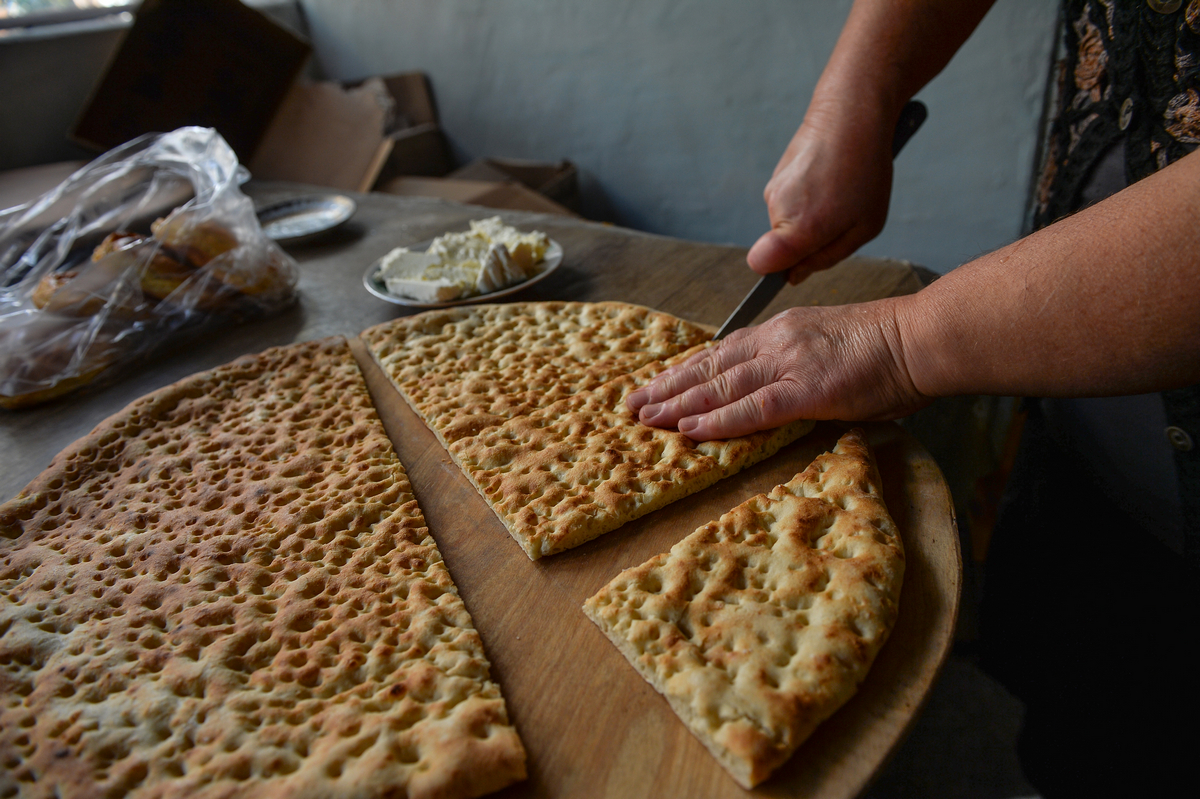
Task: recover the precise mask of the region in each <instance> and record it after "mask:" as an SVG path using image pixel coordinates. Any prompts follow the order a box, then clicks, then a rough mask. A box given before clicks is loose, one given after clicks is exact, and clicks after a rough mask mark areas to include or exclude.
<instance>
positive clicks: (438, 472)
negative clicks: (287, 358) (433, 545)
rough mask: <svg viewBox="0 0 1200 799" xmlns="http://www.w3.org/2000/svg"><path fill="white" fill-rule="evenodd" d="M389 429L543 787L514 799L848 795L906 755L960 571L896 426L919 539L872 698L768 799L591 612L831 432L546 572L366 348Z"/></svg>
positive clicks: (944, 521)
mask: <svg viewBox="0 0 1200 799" xmlns="http://www.w3.org/2000/svg"><path fill="white" fill-rule="evenodd" d="M352 346H353V347H354V350H355V354H356V355H357V356H358V359H359V363H360V364H361V365H362V367H363V372H364V374H365V375H366V378H367V383H368V386H369V387H370V389H371V394H372V397H373V399H374V401H375V404H376V407H377V408H378V409H379V412H380V416H381V417H382V418H383V421H384V424H385V426H386V427H387V430H388V433H389V435H390V436H391V438H392V441H393V443H394V444H395V446H396V449H397V451H398V453H399V455H400V458H401V460H402V461H403V463H404V466H405V469H406V470H407V471H408V474H409V478H410V479H411V481H412V484H413V488H414V491H415V493H416V496H417V500H418V502H419V503H420V505H421V508H422V510H423V511H424V513H425V517H426V520H427V521H428V524H429V527H430V530H431V531H432V533H433V536H434V538H435V539H436V540H437V543H438V546H439V548H440V549H441V552H442V555H443V557H444V558H445V560H446V564H447V566H448V567H449V569H450V573H451V575H452V576H453V578H454V581H455V583H456V584H457V585H458V588H459V591H460V593H461V594H462V597H463V599H464V601H465V602H466V604H467V608H468V609H469V610H470V612H471V615H472V617H473V618H474V620H475V625H476V627H477V628H478V630H479V632H480V635H481V636H482V638H483V641H484V646H485V648H486V649H487V653H488V656H489V658H490V659H491V661H492V666H493V677H495V679H496V680H497V681H498V682H499V683H500V685H501V689H502V691H503V693H504V696H505V698H506V700H507V703H508V709H509V714H510V716H511V718H512V720H513V722H514V723H515V724H516V727H517V729H518V731H519V732H520V734H521V739H522V740H523V741H524V743H525V747H526V749H527V751H528V755H529V779H528V780H526V781H525V782H522V783H520V784H517V785H514V786H512V787H510V788H509V789H507V790H505V791H503V792H501V793H499V794H496V795H497V796H503V797H518V796H520V797H572V799H574V798H575V797H688V798H689V799H691V798H692V797H737V796H742V795H746V794H753V795H761V796H780V797H782V796H791V797H794V796H804V797H811V798H812V799H816V798H818V797H821V798H824V797H830V798H832V797H850V796H855V795H857V794H859V793H861V792H862V790H863V789H864V788H865V787H866V786H867V784H868V783H869V782H870V781H871V779H872V777H873V776H874V775H875V774H876V773H877V772H878V770H879V768H880V767H881V766H882V765H883V763H884V762H885V761H886V760H887V758H888V755H889V754H890V753H891V752H892V751H893V750H894V749H895V748H896V746H897V745H898V744H899V742H900V740H901V739H902V738H903V736H904V733H905V731H906V730H907V728H908V726H909V725H910V724H911V722H912V721H913V719H914V717H915V715H916V713H917V711H918V710H919V709H920V707H921V704H922V702H923V700H924V698H925V696H926V694H927V692H928V690H929V688H930V686H931V684H932V683H933V680H934V678H935V677H936V675H937V672H938V670H939V669H940V667H941V665H942V663H943V662H944V660H945V658H946V656H947V654H948V653H949V651H950V646H951V643H952V640H953V635H954V625H955V619H956V616H957V612H958V603H959V595H960V590H961V578H962V560H961V555H960V552H959V541H958V533H957V529H956V526H955V520H954V510H953V503H952V502H951V498H950V492H949V490H948V489H947V487H946V484H945V481H944V480H943V478H942V475H941V472H940V471H939V469H938V467H937V465H936V464H935V463H934V461H933V459H932V458H931V457H930V456H929V454H928V453H927V452H926V451H925V450H924V449H923V448H922V447H921V445H920V444H918V443H917V442H916V440H915V439H913V438H912V437H911V436H909V435H908V434H906V433H905V432H904V431H903V430H902V429H901V428H900V427H899V426H898V425H896V424H894V423H886V424H874V425H866V426H864V427H865V429H866V430H867V432H868V438H869V440H870V444H871V447H872V452H873V453H874V455H875V458H876V462H877V463H878V466H879V470H880V473H881V475H882V477H883V483H884V498H885V500H886V501H887V505H888V508H889V510H890V511H891V514H892V516H893V518H894V519H895V521H896V524H897V525H898V526H899V528H900V531H901V534H902V536H903V539H904V546H905V553H906V562H907V563H906V572H905V579H904V588H903V591H902V593H901V600H900V614H899V618H898V621H897V624H896V627H895V629H894V631H893V632H892V636H891V639H890V640H889V641H888V643H887V644H886V645H885V646H884V648H883V650H882V651H881V652H880V654H879V657H878V658H877V659H876V661H875V664H874V666H873V667H872V668H871V671H870V673H869V674H868V676H867V678H866V680H865V681H864V682H863V684H862V686H860V688H859V691H858V693H857V694H856V695H855V696H854V697H853V698H852V699H851V700H850V701H849V702H848V703H847V704H846V705H845V706H844V707H842V708H841V709H840V710H839V711H838V712H837V713H835V714H834V715H833V717H831V718H830V719H829V720H827V721H826V722H825V723H824V724H822V725H821V726H820V727H819V728H818V729H817V731H816V732H815V733H814V734H813V736H812V737H811V738H810V739H809V740H808V741H807V742H806V743H805V744H804V745H803V746H801V747H800V749H799V750H797V752H796V754H795V755H794V756H793V757H792V759H791V760H790V761H789V762H788V763H786V764H785V765H784V766H783V767H782V768H781V769H780V770H779V771H778V772H776V774H775V775H774V776H772V777H771V778H770V779H769V780H767V781H766V782H765V783H763V784H762V785H760V786H759V787H758V788H757V789H755V790H754V791H749V792H747V791H744V790H743V789H742V788H740V787H739V786H738V785H737V784H736V783H735V782H734V781H733V779H732V778H731V777H729V775H728V774H726V773H725V771H724V770H723V769H722V768H721V767H720V766H719V765H718V763H717V762H716V760H714V759H713V758H712V756H711V755H710V754H709V753H708V751H707V750H706V749H705V748H704V747H703V745H702V744H701V743H700V742H699V741H698V740H696V739H695V738H694V737H693V736H692V735H691V733H689V732H688V731H687V729H686V728H685V727H684V725H683V723H682V722H681V721H680V720H679V719H678V718H677V717H676V716H675V714H674V712H673V711H672V710H671V709H670V707H669V706H668V705H667V703H666V701H665V700H664V699H663V698H662V697H661V696H659V695H658V693H657V692H655V691H654V689H653V688H652V687H651V686H650V685H649V684H648V683H646V682H645V681H644V680H643V679H642V678H641V677H640V676H639V675H638V674H637V673H636V672H635V671H634V670H633V668H632V667H631V666H630V665H629V664H628V663H627V662H626V661H625V659H624V657H623V656H622V655H621V654H620V653H619V652H618V651H617V649H616V648H615V647H614V646H613V645H612V644H611V643H609V641H608V640H607V639H606V638H605V637H604V635H603V634H602V633H601V632H600V630H599V629H597V628H596V627H595V626H594V625H593V624H592V623H591V622H590V621H589V620H588V619H587V617H585V616H584V615H583V612H582V611H581V610H580V607H581V605H582V604H583V602H584V600H585V599H587V598H588V597H589V596H591V595H592V594H594V593H595V592H596V591H597V590H599V589H600V588H601V587H602V586H603V585H604V584H606V583H607V582H608V581H609V580H611V579H612V578H613V577H614V576H615V575H616V574H617V573H618V572H619V571H621V570H622V569H625V568H627V567H629V566H633V565H636V564H639V563H642V562H643V561H645V560H647V559H648V558H650V557H652V556H654V555H657V554H658V553H660V552H664V551H666V550H668V549H670V548H671V546H672V545H673V544H675V542H677V541H678V540H680V539H681V538H683V537H684V536H686V535H688V534H689V533H691V532H692V531H693V530H695V529H696V528H697V527H699V526H700V525H702V524H704V523H706V522H708V521H711V520H712V519H715V518H717V517H718V516H720V515H721V514H722V513H724V512H725V511H727V510H729V509H730V508H732V507H734V506H735V505H737V504H739V503H741V502H743V501H745V500H746V499H748V498H749V497H751V496H754V495H755V494H758V493H762V492H766V491H769V490H770V489H771V488H773V487H774V486H776V485H778V484H780V483H784V482H787V481H788V480H790V479H791V478H792V477H793V476H794V475H795V474H796V473H797V472H799V471H801V470H803V469H804V468H805V467H806V466H807V465H808V464H809V463H810V462H811V461H812V459H813V458H814V457H816V456H817V455H819V454H820V453H822V452H824V451H826V450H828V449H830V448H832V446H833V445H834V443H835V442H836V441H837V437H838V435H839V434H840V433H841V432H842V431H843V430H844V429H845V426H844V425H838V424H835V423H822V424H820V425H818V426H817V428H816V430H814V431H813V432H812V433H810V434H809V435H808V436H806V437H804V438H803V439H801V440H800V441H797V442H796V443H794V444H792V445H791V446H789V447H786V448H784V449H783V450H781V451H780V452H778V453H777V454H776V455H774V456H773V457H771V458H769V459H767V460H766V461H765V462H763V463H760V464H758V465H756V466H754V467H752V468H750V469H747V470H746V471H744V472H742V473H740V474H738V475H735V476H733V477H731V478H729V479H727V480H723V481H721V482H719V483H717V484H716V485H714V486H712V487H710V488H708V489H705V490H704V491H701V492H700V493H698V494H695V495H693V496H691V497H688V498H686V499H684V500H681V501H680V502H677V503H675V504H673V505H670V506H668V507H666V508H664V509H662V510H659V511H657V512H655V513H652V514H650V515H648V516H645V517H643V518H641V519H638V520H636V521H634V522H632V523H630V524H627V525H625V526H624V527H622V528H620V529H618V530H616V531H614V532H612V533H609V534H607V535H604V536H601V537H600V538H598V539H596V540H595V541H592V542H589V543H588V544H585V545H583V546H581V547H577V548H576V549H573V550H570V551H568V552H565V553H562V554H559V555H555V556H552V557H549V558H544V559H542V560H540V561H536V562H535V561H530V560H529V559H528V558H527V557H526V555H525V553H524V552H523V551H522V550H521V548H520V547H519V546H518V545H517V543H516V541H514V540H513V539H512V538H511V537H510V536H509V534H508V532H507V531H506V530H505V528H504V526H503V525H502V524H501V522H500V521H499V519H497V518H496V517H495V515H494V514H493V513H492V511H491V510H490V509H489V508H488V507H487V505H486V504H485V503H484V501H483V500H482V499H481V498H480V496H479V495H478V494H477V493H476V491H475V489H474V488H473V487H472V486H471V484H470V482H468V480H467V479H466V477H465V476H464V475H463V474H462V473H461V471H460V470H459V468H458V467H457V466H456V465H455V464H454V463H453V462H452V461H451V459H450V456H449V455H448V454H447V453H446V451H445V450H444V449H443V448H442V447H441V445H440V444H439V443H438V442H437V440H436V439H435V438H434V436H433V434H432V433H430V432H429V430H428V429H427V428H426V427H425V426H424V424H423V423H422V422H421V421H420V419H419V418H418V417H417V416H416V415H415V414H414V413H413V412H412V411H411V410H410V409H409V408H408V406H407V405H406V404H405V403H404V401H403V400H402V399H401V397H400V396H399V394H398V393H397V392H396V391H395V389H394V388H393V387H392V385H391V384H390V383H389V382H388V380H387V378H386V377H385V376H384V375H383V373H382V372H381V371H380V370H379V369H378V367H376V366H375V364H374V363H373V361H371V358H370V356H369V355H368V354H367V353H366V351H365V349H364V348H363V346H362V344H361V342H359V341H357V340H355V341H353V342H352Z"/></svg>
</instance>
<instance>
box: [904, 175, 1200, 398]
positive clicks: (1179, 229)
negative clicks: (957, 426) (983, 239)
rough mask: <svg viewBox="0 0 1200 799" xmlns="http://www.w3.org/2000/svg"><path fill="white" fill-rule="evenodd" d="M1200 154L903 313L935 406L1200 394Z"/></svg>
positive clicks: (907, 344) (932, 290)
mask: <svg viewBox="0 0 1200 799" xmlns="http://www.w3.org/2000/svg"><path fill="white" fill-rule="evenodd" d="M1198 221H1200V152H1198V153H1193V154H1192V155H1190V156H1188V157H1186V158H1184V159H1182V160H1180V161H1178V162H1177V163H1175V164H1173V165H1171V166H1169V167H1167V168H1166V169H1164V170H1162V171H1160V172H1159V173H1157V174H1155V175H1153V176H1151V177H1149V178H1146V179H1145V180H1143V181H1141V182H1139V183H1136V184H1134V185H1132V186H1130V187H1129V188H1127V189H1125V190H1124V191H1122V192H1120V193H1119V194H1117V195H1114V196H1113V197H1111V198H1109V199H1108V200H1105V201H1104V202H1102V203H1099V204H1097V205H1095V206H1092V207H1091V208H1088V209H1085V210H1084V211H1081V212H1079V213H1078V214H1075V215H1074V216H1072V217H1069V218H1067V219H1064V220H1062V221H1060V222H1058V223H1056V224H1054V225H1051V226H1050V227H1048V228H1046V229H1044V230H1042V231H1039V232H1038V233H1035V234H1033V235H1031V236H1029V237H1027V238H1025V239H1022V240H1021V241H1018V242H1016V243H1014V244H1011V245H1009V246H1008V247H1005V248H1003V249H1001V250H998V251H996V252H994V253H991V254H989V255H986V256H984V257H981V258H979V259H977V260H975V261H973V262H972V263H969V264H966V265H964V266H962V267H959V268H958V269H956V270H954V271H953V272H951V273H950V274H948V275H946V276H945V277H943V278H942V279H940V280H938V281H937V282H935V283H934V284H933V285H932V286H930V287H929V288H928V289H926V290H925V291H922V292H920V293H919V294H917V295H913V296H912V297H908V298H903V299H902V300H900V301H898V303H897V305H896V308H895V312H896V318H897V323H898V324H897V327H898V330H899V332H900V339H901V341H902V344H901V346H902V349H903V353H902V357H903V359H904V362H905V364H906V366H907V371H908V373H909V374H910V376H911V378H912V382H913V384H914V385H915V386H916V388H917V389H918V390H919V391H920V392H921V393H922V394H925V395H928V396H943V395H951V394H964V393H969V394H1009V395H1033V396H1082V395H1095V396H1099V395H1113V394H1127V393H1142V392H1147V391H1156V390H1163V389H1167V388H1172V387H1178V386H1182V385H1188V384H1191V383H1195V382H1198V381H1200V224H1198Z"/></svg>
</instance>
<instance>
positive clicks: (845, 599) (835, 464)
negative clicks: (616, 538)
mask: <svg viewBox="0 0 1200 799" xmlns="http://www.w3.org/2000/svg"><path fill="white" fill-rule="evenodd" d="M903 575H904V549H903V545H902V543H901V540H900V535H899V532H898V530H897V529H896V525H895V524H894V523H893V521H892V519H891V517H890V516H889V515H888V512H887V508H886V506H885V505H884V502H883V498H882V493H881V486H880V480H879V473H878V471H877V469H876V468H875V465H874V463H873V462H872V460H871V456H870V453H869V451H868V449H867V444H866V441H865V439H864V438H863V436H862V434H861V432H860V431H857V430H852V431H850V432H848V433H846V434H845V435H844V436H843V437H842V438H841V440H840V441H839V442H838V444H837V446H836V447H835V449H834V450H833V452H829V453H825V454H824V455H821V456H819V457H818V458H817V459H816V460H815V461H813V463H812V465H811V466H809V467H808V468H807V469H805V470H804V471H803V472H801V473H800V474H798V475H796V477H795V478H794V479H792V480H791V481H790V482H788V483H786V484H785V485H781V486H777V487H776V488H774V489H773V490H772V491H771V492H770V493H769V494H760V495H758V496H756V497H753V498H751V499H749V500H747V501H746V502H744V503H742V504H741V505H739V506H737V507H736V508H734V509H733V510H731V511H729V512H728V513H726V514H725V515H723V516H722V517H721V518H720V519H718V520H716V521H714V522H710V523H709V524H706V525H704V526H703V527H701V528H699V529H698V530H696V531H695V532H694V533H692V534H691V535H689V536H687V537H686V538H684V539H683V540H682V541H680V542H679V543H678V544H676V545H675V546H674V547H672V548H671V550H670V552H667V553H664V554H662V555H658V556H657V557H654V558H652V559H650V560H648V561H647V562H645V563H643V564H642V565H640V566H636V567H634V568H631V569H627V570H626V571H624V572H622V573H621V574H619V575H618V576H617V577H616V578H615V579H614V580H613V581H612V582H610V583H609V584H608V585H607V586H605V587H604V588H603V589H602V590H601V591H600V592H599V593H597V594H596V595H595V596H593V597H591V598H590V599H589V600H588V601H587V602H586V603H585V604H584V608H583V609H584V612H585V613H586V614H587V615H588V617H589V618H591V619H592V621H594V622H595V623H596V624H597V625H598V626H599V627H600V629H601V630H603V631H604V634H605V635H607V636H608V637H609V639H611V640H612V642H613V643H614V644H616V646H617V648H618V649H619V650H620V651H621V653H622V654H624V655H625V657H626V658H627V659H628V660H629V662H630V663H631V664H633V666H634V668H636V669H637V670H638V672H640V673H641V675H642V676H643V677H645V678H646V680H647V681H648V682H649V683H650V684H651V685H653V686H654V688H655V689H656V690H658V691H659V692H660V693H661V694H662V695H663V696H665V697H666V699H667V701H668V702H669V703H670V705H671V707H672V709H674V711H675V712H676V713H677V714H678V715H679V717H680V718H681V719H682V720H683V721H684V723H685V724H687V726H688V728H689V729H690V730H691V731H692V732H693V733H694V734H695V735H696V737H697V738H699V739H700V740H701V741H702V742H703V743H704V745H705V746H706V747H708V750H709V751H710V752H712V754H713V756H714V757H716V758H717V760H718V761H720V763H721V765H722V766H724V768H725V769H726V770H727V771H728V772H729V773H730V774H731V775H732V776H733V778H734V779H735V780H736V781H737V782H738V783H739V784H740V785H742V786H743V787H745V788H751V787H753V786H754V785H757V784H758V783H759V782H761V781H762V780H764V779H766V778H767V776H769V775H770V774H771V772H772V771H774V770H775V769H776V768H777V767H779V766H780V765H781V764H782V763H783V762H784V761H785V760H787V759H788V757H789V756H791V754H792V752H793V751H795V749H796V747H798V746H799V745H800V744H801V743H802V742H803V741H804V740H805V739H806V738H807V737H808V736H809V735H810V734H811V733H812V731H813V730H814V728H816V726H817V725H818V724H819V723H820V722H821V721H823V720H824V719H826V718H827V717H828V716H829V715H830V714H832V713H833V712H834V711H835V710H836V709H837V708H839V707H840V706H841V705H842V704H843V703H845V702H846V700H847V699H849V698H850V696H851V695H852V694H853V693H854V691H855V690H856V689H857V687H858V684H859V683H860V682H861V681H862V679H863V678H864V677H865V676H866V673H867V670H868V668H870V665H871V663H872V661H873V660H874V658H875V655H876V653H877V652H878V651H879V648H880V647H881V646H882V645H883V643H884V641H885V640H886V639H887V636H888V633H889V632H890V630H891V628H892V625H893V623H894V622H895V619H896V613H897V608H898V605H899V600H900V586H901V581H902V580H903Z"/></svg>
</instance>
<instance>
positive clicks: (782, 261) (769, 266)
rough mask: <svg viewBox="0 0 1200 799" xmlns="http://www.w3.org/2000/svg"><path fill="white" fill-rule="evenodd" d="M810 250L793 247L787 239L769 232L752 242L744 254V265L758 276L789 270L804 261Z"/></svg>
mask: <svg viewBox="0 0 1200 799" xmlns="http://www.w3.org/2000/svg"><path fill="white" fill-rule="evenodd" d="M810 249H811V248H807V249H806V248H802V247H797V246H794V245H793V244H792V243H791V242H790V241H788V239H787V238H785V237H784V236H782V235H781V234H780V233H778V232H777V231H774V230H769V231H767V232H766V233H764V234H763V235H762V236H760V237H759V239H758V241H756V242H754V246H753V247H751V248H750V252H749V253H747V254H746V263H748V264H749V265H750V268H751V269H753V270H754V271H755V272H757V273H758V274H760V275H769V274H771V273H772V272H782V271H783V270H785V269H791V268H792V267H794V266H795V265H796V264H798V263H800V262H801V261H803V260H804V258H805V257H806V256H807V255H808V254H809V250H810Z"/></svg>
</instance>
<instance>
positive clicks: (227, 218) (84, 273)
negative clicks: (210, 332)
mask: <svg viewBox="0 0 1200 799" xmlns="http://www.w3.org/2000/svg"><path fill="white" fill-rule="evenodd" d="M248 176H249V175H248V173H247V172H246V170H245V169H244V168H243V167H242V166H240V165H239V164H238V161H237V156H236V155H235V154H234V152H233V150H232V149H231V148H230V147H229V145H228V144H227V143H226V142H225V140H224V139H222V138H221V136H220V135H219V134H218V133H217V132H216V131H214V130H212V129H209V128H196V127H188V128H180V129H179V130H176V131H172V132H171V133H166V134H152V135H148V136H143V137H140V138H138V139H135V140H133V141H131V142H129V143H127V144H124V145H122V146H121V147H118V148H116V149H115V150H112V151H110V152H108V153H106V154H105V155H103V156H101V157H100V158H98V159H96V160H95V161H93V162H91V163H90V164H88V165H87V166H85V167H83V168H81V169H80V170H79V171H77V172H75V173H74V174H73V175H71V176H70V177H69V178H67V180H65V181H64V182H63V183H62V184H60V185H59V186H58V187H57V188H55V189H54V190H53V191H50V192H48V193H47V194H45V195H43V196H42V197H41V198H39V199H38V200H36V201H34V202H31V203H28V204H26V205H21V206H17V207H15V208H11V209H8V210H6V211H0V407H5V408H20V407H26V406H29V405H34V404H37V403H39V402H43V401H45V400H48V399H50V398H52V397H56V396H59V395H60V394H63V393H66V392H67V391H70V390H72V389H74V388H76V387H78V386H80V385H83V384H85V383H88V382H90V381H92V380H93V379H95V378H97V377H98V376H100V375H101V374H102V373H106V372H108V373H111V372H112V371H114V370H115V369H116V368H117V367H120V366H122V365H125V364H128V363H130V362H131V361H133V360H135V359H138V358H140V357H141V356H143V355H145V354H146V353H147V352H149V351H150V350H152V349H154V348H155V347H157V346H158V345H160V344H163V343H164V342H167V341H176V340H179V339H180V338H181V337H184V336H187V335H194V334H195V333H197V332H198V331H201V330H203V329H204V328H205V327H207V326H210V325H212V324H214V323H217V322H228V321H229V320H230V319H245V318H249V317H254V316H261V315H266V314H270V313H274V312H276V311H279V310H280V309H282V308H284V307H286V306H288V305H290V304H291V303H292V302H293V301H294V300H295V296H296V279H297V275H296V263H295V261H293V260H292V259H291V257H289V256H288V255H287V254H285V253H284V252H283V250H281V249H280V248H279V246H278V245H277V244H275V242H273V241H272V240H271V239H269V238H267V237H266V236H265V235H264V234H263V232H262V229H261V228H260V227H259V224H258V218H257V217H256V216H255V214H254V205H253V203H252V202H251V200H250V199H249V198H248V197H246V196H245V195H244V194H242V192H241V191H240V189H239V188H238V186H239V185H240V184H241V183H243V182H245V180H246V179H247V178H248Z"/></svg>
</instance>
